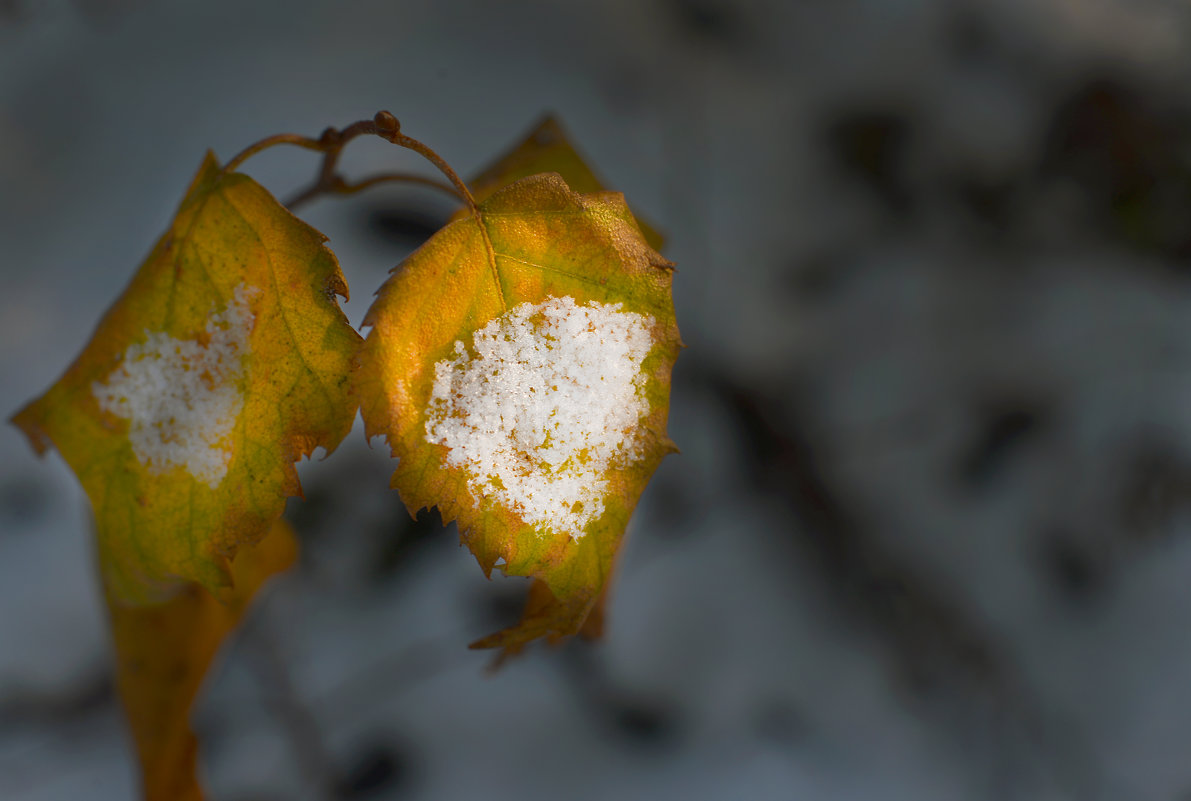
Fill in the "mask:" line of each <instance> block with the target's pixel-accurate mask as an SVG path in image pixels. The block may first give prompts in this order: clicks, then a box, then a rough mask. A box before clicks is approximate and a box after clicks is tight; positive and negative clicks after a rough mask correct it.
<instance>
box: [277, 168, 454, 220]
mask: <svg viewBox="0 0 1191 801" xmlns="http://www.w3.org/2000/svg"><path fill="white" fill-rule="evenodd" d="M320 179H321V176H320ZM381 183H408V184H417V185H419V186H428V187H431V188H432V189H437V190H439V191H440V192H446V193H447V194H448V195H450V196H451V197H453V198H454V199H455V200H457V201H459V202H460V203H462V202H464V200H463V197H461V196H460V194H459V191H458V190H457V189H455V187H453V186H451V185H450V184H447V183H443V182H442V181H436V180H435V179H433V178H427V177H426V176H424V175H418V174H417V173H412V172H382V173H379V174H377V175H373V176H370V177H368V178H365V179H364V180H362V181H357V182H356V183H352V184H349V183H347V182H346V181H344V180H343V179H342V178H341V177H339V176H338V175H333V176H331V178H330V179H329V182H326V183H324V182H323V181H322V180H316V181H315V182H314V183H312V184H311V185H310V186H308V187H306V188H305V189H303V190H302V191H301V192H299V193H298V194H296V195H294V196H293V197H292V198H290V199H289V200H287V201H286V202H285V206H286V208H288V209H289V210H290V211H293V210H294V209H296V208H297V207H298V206H301V205H303V204H305V203H308V202H310V201H311V200H313V199H315V198H316V197H318V196H319V195H354V194H355V193H356V192H362V191H364V190H365V189H369V188H371V187H373V186H376V185H377V184H381Z"/></svg>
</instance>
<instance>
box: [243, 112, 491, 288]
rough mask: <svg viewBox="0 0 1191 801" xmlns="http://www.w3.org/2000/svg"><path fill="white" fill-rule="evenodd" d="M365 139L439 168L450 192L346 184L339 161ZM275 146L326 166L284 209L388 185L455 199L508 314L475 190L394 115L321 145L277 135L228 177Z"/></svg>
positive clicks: (250, 151)
mask: <svg viewBox="0 0 1191 801" xmlns="http://www.w3.org/2000/svg"><path fill="white" fill-rule="evenodd" d="M367 135H371V136H379V137H380V138H381V139H385V140H387V141H389V142H392V143H393V144H395V145H397V146H399V147H404V148H406V149H407V150H412V151H414V152H415V153H417V154H418V155H420V156H422V158H424V159H426V160H427V161H429V162H430V163H431V164H433V165H434V166H435V167H437V168H438V171H439V172H441V173H442V174H443V175H445V176H446V177H447V179H448V180H449V181H450V182H451V186H449V187H448V186H447V185H445V184H442V183H439V182H438V181H435V180H433V179H430V178H424V177H422V176H417V175H410V174H409V173H396V172H395V173H383V174H381V175H376V176H373V177H371V178H367V179H365V180H363V181H360V182H358V183H355V184H349V183H347V181H345V180H344V179H343V177H342V176H341V175H339V173H337V172H336V168H337V167H338V166H339V156H340V155H341V154H342V153H343V148H344V146H345V145H346V144H347V143H348V142H350V141H351V140H353V139H355V138H356V137H358V136H367ZM274 145H295V146H297V147H302V148H305V149H307V150H316V151H318V152H320V153H322V154H323V161H322V164H321V165H320V166H319V170H318V175H317V176H316V177H315V179H314V182H313V183H312V184H311V185H310V186H309V187H307V188H306V189H304V190H302V191H301V192H299V193H298V194H297V195H296V196H295V197H294V198H293V199H292V200H290V202H289V203H287V204H286V205H287V206H289V207H290V209H291V210H292V209H293V207H294V206H299V205H301V204H303V203H306V202H308V201H310V200H311V199H313V198H315V197H317V196H318V195H321V194H338V195H350V194H353V193H355V192H359V191H360V190H362V189H367V188H368V187H370V186H375V185H376V184H378V183H381V182H384V181H408V182H410V183H419V184H423V185H426V186H433V187H435V188H437V189H441V190H445V191H448V192H451V193H452V194H454V195H455V196H456V197H458V198H459V199H460V200H462V201H463V202H464V203H465V204H466V205H467V209H468V211H469V212H471V216H472V217H473V218H475V221H476V224H477V225H478V226H479V228H480V235H481V237H482V238H483V240H484V249H485V250H486V251H487V255H488V267H489V269H490V270H491V271H492V280H493V282H494V283H495V285H496V294H497V296H498V297H499V298H500V305H501V308H504V309H508V304H507V303H506V302H505V296H504V288H503V287H502V286H501V284H500V272H499V271H498V270H497V268H496V251H495V249H494V248H493V247H492V239H491V238H490V237H489V236H488V229H487V227H486V226H485V225H484V220H483V217H482V216H481V215H480V208H479V205H478V204H477V203H476V199H475V197H474V196H473V195H472V193H471V190H470V189H468V188H467V184H465V183H464V182H463V179H462V178H460V177H459V174H458V173H457V172H455V171H454V170H453V169H451V165H449V164H447V162H446V161H445V160H444V159H443V157H442V156H440V155H438V154H437V153H435V152H434V151H433V150H431V149H430V147H429V146H427V145H425V144H423V143H422V142H419V141H418V140H417V139H414V138H413V137H411V136H406V135H405V134H403V133H401V123H400V122H398V120H397V118H396V117H394V116H393V114H392V113H391V112H388V111H378V112H376V115H375V116H373V118H372V119H370V120H359V121H358V122H353V123H352V124H351V125H349V126H347V127H346V128H344V129H343V130H339V129H337V128H327V129H326V130H325V131H323V132H322V135H321V136H319V137H318V139H311V138H310V137H308V136H300V135H298V134H277V135H276V136H270V137H267V138H265V139H262V140H261V141H259V142H257V143H256V144H252V145H249V146H248V147H246V148H244V149H243V150H242V151H240V152H239V153H237V154H236V155H235V156H233V157H232V159H231V161H229V162H228V163H227V164H225V165H224V167H223V171H224V173H225V174H226V173H230V172H233V171H234V170H235V169H236V168H237V167H239V166H240V165H241V164H243V163H244V162H245V161H247V160H248V159H250V158H252V157H253V156H255V155H256V154H257V153H259V152H261V151H262V150H265V149H266V148H270V147H273V146H274Z"/></svg>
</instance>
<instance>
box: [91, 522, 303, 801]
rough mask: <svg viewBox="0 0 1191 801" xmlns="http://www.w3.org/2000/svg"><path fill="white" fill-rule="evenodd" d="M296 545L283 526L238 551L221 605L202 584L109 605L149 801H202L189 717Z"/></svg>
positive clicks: (119, 677)
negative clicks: (255, 601)
mask: <svg viewBox="0 0 1191 801" xmlns="http://www.w3.org/2000/svg"><path fill="white" fill-rule="evenodd" d="M296 554H297V543H296V542H295V541H294V535H293V531H292V530H291V529H290V527H289V525H288V524H287V523H286V522H285V521H284V520H277V521H276V522H275V523H274V524H273V527H272V531H271V532H270V533H269V534H268V535H267V536H266V537H265V538H264V539H263V540H262V541H261V542H260V543H258V544H257V545H255V546H245V547H243V548H241V549H240V552H239V553H238V554H237V556H236V560H235V563H234V564H233V566H232V574H233V576H234V579H235V581H234V589H233V590H232V591H231V593H230V594H228V595H227V596H226V597H225V598H224V599H223V600H222V601H219V600H216V599H215V598H214V597H213V596H212V595H211V594H210V593H209V592H207V591H206V590H205V589H203V588H202V587H200V586H199V585H197V584H192V583H188V584H185V585H182V586H181V587H180V588H178V589H177V591H176V594H175V595H174V596H173V597H172V598H170V599H168V600H166V601H162V602H159V603H154V604H148V605H144V604H137V605H129V604H127V603H125V602H123V601H121V600H120V599H119V598H117V597H116V596H114V595H113V594H112V593H111V592H110V591H109V592H108V593H107V596H106V600H107V605H108V613H109V617H110V620H111V626H112V639H113V641H114V643H115V647H116V660H117V669H116V683H117V686H118V687H119V690H120V698H121V700H122V701H123V704H124V710H125V713H126V715H127V718H128V724H129V728H130V729H131V731H132V735H133V740H134V741H135V743H136V750H137V756H138V757H139V761H140V765H141V785H142V790H143V793H144V798H145V801H198V799H201V798H202V792H201V790H200V788H199V785H198V781H197V778H196V776H195V753H196V750H197V742H196V741H195V737H194V734H193V732H192V731H191V730H190V723H189V717H190V709H191V705H192V704H193V702H194V699H195V696H196V695H197V694H198V691H199V687H200V686H201V684H202V682H203V678H204V677H205V676H206V673H207V669H208V667H209V666H210V664H211V661H212V660H213V659H214V657H215V654H216V653H217V652H218V650H219V647H220V644H221V643H222V642H223V640H224V639H225V637H226V636H227V635H228V633H230V632H231V631H232V630H233V629H234V628H235V627H236V626H237V625H238V624H239V622H240V619H241V617H242V616H243V613H244V610H245V607H246V606H247V605H248V602H249V601H250V600H251V599H252V597H253V596H254V595H255V594H256V592H257V590H258V589H260V587H261V585H262V584H264V582H265V581H266V580H267V579H268V578H269V577H270V576H272V575H274V574H275V573H278V572H280V571H282V570H285V569H286V568H287V567H289V566H290V564H291V563H292V562H293V561H294V557H295V556H296Z"/></svg>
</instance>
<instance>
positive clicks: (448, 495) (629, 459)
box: [354, 174, 681, 651]
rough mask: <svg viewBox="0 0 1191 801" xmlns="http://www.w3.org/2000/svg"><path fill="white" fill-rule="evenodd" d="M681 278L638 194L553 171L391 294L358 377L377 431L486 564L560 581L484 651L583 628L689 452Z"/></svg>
mask: <svg viewBox="0 0 1191 801" xmlns="http://www.w3.org/2000/svg"><path fill="white" fill-rule="evenodd" d="M671 274H672V269H671V265H670V263H669V262H667V261H666V260H665V259H663V258H662V257H661V256H660V255H658V253H657V252H656V251H654V250H653V249H652V248H651V247H649V245H648V244H647V243H646V242H645V240H644V239H643V238H642V235H641V232H640V229H639V228H638V226H637V223H636V221H635V220H634V219H633V216H632V214H630V212H629V210H628V207H627V206H626V205H625V203H624V199H623V197H622V196H621V195H619V194H614V193H609V192H602V193H594V194H578V193H576V192H573V191H572V190H571V189H570V188H569V187H568V186H567V185H566V183H565V182H564V181H563V180H562V179H561V178H560V177H559V176H558V175H556V174H545V175H536V176H532V177H529V178H526V179H524V180H522V181H519V182H517V183H515V184H513V185H512V186H509V187H507V188H505V189H502V190H500V191H498V192H496V193H495V194H493V195H492V196H491V197H490V198H489V199H488V200H487V201H485V202H484V203H482V204H480V206H479V209H478V211H477V212H476V214H475V215H473V216H469V217H467V218H465V219H461V220H458V221H456V222H454V223H452V224H450V225H448V226H447V227H446V228H444V229H443V230H441V231H440V232H438V233H437V234H436V235H435V236H434V237H432V238H431V239H430V240H429V241H428V242H427V243H426V244H425V245H423V246H422V247H421V248H420V249H419V250H418V251H416V252H415V253H414V254H413V255H411V256H410V257H409V258H408V259H407V260H406V261H405V262H404V263H403V264H402V265H400V266H399V267H398V268H397V269H396V270H395V271H394V273H393V275H392V276H390V278H389V280H388V281H387V282H386V283H385V284H384V285H383V286H382V287H381V289H380V291H379V292H378V293H377V299H376V301H375V303H374V304H373V306H372V308H371V309H370V310H369V312H368V314H367V316H366V317H365V320H364V326H366V327H371V329H372V330H371V331H370V333H369V335H368V338H367V339H366V341H365V344H364V346H363V348H362V349H361V351H360V357H359V363H360V368H359V370H358V372H357V373H356V374H355V379H354V380H355V382H356V392H357V394H358V396H359V399H360V407H361V412H362V414H363V417H364V423H365V430H366V432H367V434H368V435H369V436H374V435H383V436H385V437H386V439H387V440H388V442H389V445H390V448H391V450H392V452H393V454H394V455H395V456H397V457H398V458H399V462H398V465H397V469H396V472H395V473H394V475H393V479H392V485H393V487H395V488H396V489H397V490H398V491H399V493H400V494H401V497H402V499H403V501H404V502H405V504H406V506H407V507H408V508H409V509H410V510H411V511H413V510H417V509H419V508H421V507H426V506H434V505H436V506H438V508H439V510H440V511H441V513H442V517H443V519H444V521H450V520H458V522H459V529H460V532H461V536H462V538H463V540H464V541H465V542H466V543H467V545H468V546H469V547H470V549H471V550H472V552H473V553H474V554H475V555H476V558H477V559H478V561H479V563H480V565H481V566H482V567H483V569H484V571H485V572H486V573H489V572H490V571H491V570H492V568H493V567H500V569H501V570H502V571H503V572H505V573H506V574H510V575H519V576H531V577H534V578H536V579H540V581H541V582H542V585H544V588H543V589H537V590H535V595H534V597H533V598H531V603H530V604H529V605H528V606H527V609H526V612H527V614H526V615H525V617H524V618H523V619H522V621H521V623H520V624H519V625H517V626H515V627H513V628H511V629H508V630H506V631H503V632H500V633H498V634H495V635H493V636H492V637H489V638H486V639H484V640H481V641H480V642H478V643H475V644H474V645H475V646H476V647H503V648H505V649H507V650H509V651H515V650H517V649H518V648H520V647H521V645H522V644H524V643H525V642H527V641H529V640H531V639H534V638H537V637H543V636H544V637H547V638H548V639H551V640H555V639H558V638H560V637H563V636H567V635H570V634H573V633H575V632H576V631H578V630H579V629H580V628H581V627H582V626H583V625H584V623H585V621H586V620H587V619H588V617H589V615H590V614H591V612H592V610H593V608H594V607H595V605H596V603H597V600H598V599H599V597H600V594H601V592H602V590H603V588H604V586H605V583H606V582H607V579H608V576H609V574H610V573H611V571H612V567H613V562H614V559H615V556H616V553H617V549H618V546H619V544H620V540H621V537H622V536H623V534H624V530H625V527H626V525H627V524H628V520H629V515H630V514H631V512H632V510H633V507H634V506H635V505H636V503H637V499H638V498H639V496H640V494H641V492H642V490H643V489H644V487H645V484H646V482H647V481H648V480H649V477H650V476H651V475H652V473H653V471H654V470H655V469H656V468H657V466H658V464H659V462H660V461H661V459H662V457H663V456H664V455H665V454H666V453H667V452H670V451H672V450H673V445H672V443H671V442H670V440H669V438H668V437H667V436H666V419H667V415H668V411H669V394H670V372H671V369H672V367H673V364H674V360H675V358H676V356H677V353H678V349H679V347H680V346H681V343H680V341H679V335H678V328H677V324H676V322H675V318H674V307H673V302H672V300H671V296H670V284H671ZM543 593H545V594H543ZM594 622H595V621H593V623H594Z"/></svg>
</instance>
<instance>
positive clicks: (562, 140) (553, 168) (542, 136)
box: [455, 114, 665, 250]
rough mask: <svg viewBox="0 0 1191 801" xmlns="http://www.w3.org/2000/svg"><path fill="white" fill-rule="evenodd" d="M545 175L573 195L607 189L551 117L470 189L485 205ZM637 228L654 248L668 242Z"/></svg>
mask: <svg viewBox="0 0 1191 801" xmlns="http://www.w3.org/2000/svg"><path fill="white" fill-rule="evenodd" d="M543 172H556V173H558V174H559V175H561V176H562V179H563V180H564V181H566V183H567V186H569V187H570V188H571V190H572V191H574V192H579V193H581V194H589V193H592V192H602V191H604V190H605V189H607V185H606V184H604V183H603V182H602V181H601V180H600V179H599V178H598V177H596V174H595V172H594V171H593V170H592V169H591V167H590V166H589V165H588V163H587V162H586V161H585V160H584V159H583V156H581V155H580V154H579V151H578V150H576V149H575V146H574V145H573V144H571V140H570V137H569V136H567V132H566V129H565V128H563V126H562V123H561V122H559V121H558V120H557V119H556V118H555V117H554V116H553V115H549V114H548V115H546V116H545V117H543V118H542V119H541V120H539V121H538V122H537V123H536V124H535V125H534V127H533V128H532V129H531V130H530V132H529V133H528V134H526V136H525V138H524V139H522V140H521V141H520V142H518V143H517V144H516V145H514V146H513V147H512V148H511V149H510V150H509V151H507V152H506V153H504V154H503V155H501V156H499V157H497V158H496V160H494V161H493V162H492V164H490V165H489V166H488V167H486V168H485V169H484V170H483V171H482V172H480V174H479V175H476V176H475V177H473V178H472V179H471V181H469V182H468V185H469V186H470V187H471V192H472V195H474V196H475V199H476V200H478V201H481V202H482V201H484V200H486V199H487V198H488V197H489V196H490V195H492V193H493V192H495V191H496V190H497V189H500V188H501V187H504V186H508V185H509V184H511V183H514V182H516V181H519V180H521V179H522V178H528V177H529V176H531V175H537V174H539V173H543ZM467 213H468V212H467V210H466V209H464V210H462V211H460V212H458V213H457V214H456V215H455V218H456V219H458V218H462V217H463V216H464V215H466V214H467ZM637 226H638V227H639V228H640V229H641V233H642V235H644V237H645V241H646V242H648V243H649V246H650V247H652V248H653V249H654V250H661V249H662V245H663V244H664V243H665V239H664V238H663V237H662V235H661V234H660V233H658V231H657V230H656V229H655V228H654V227H653V226H652V225H650V224H649V223H648V222H646V221H645V220H643V219H641V218H640V217H637Z"/></svg>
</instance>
